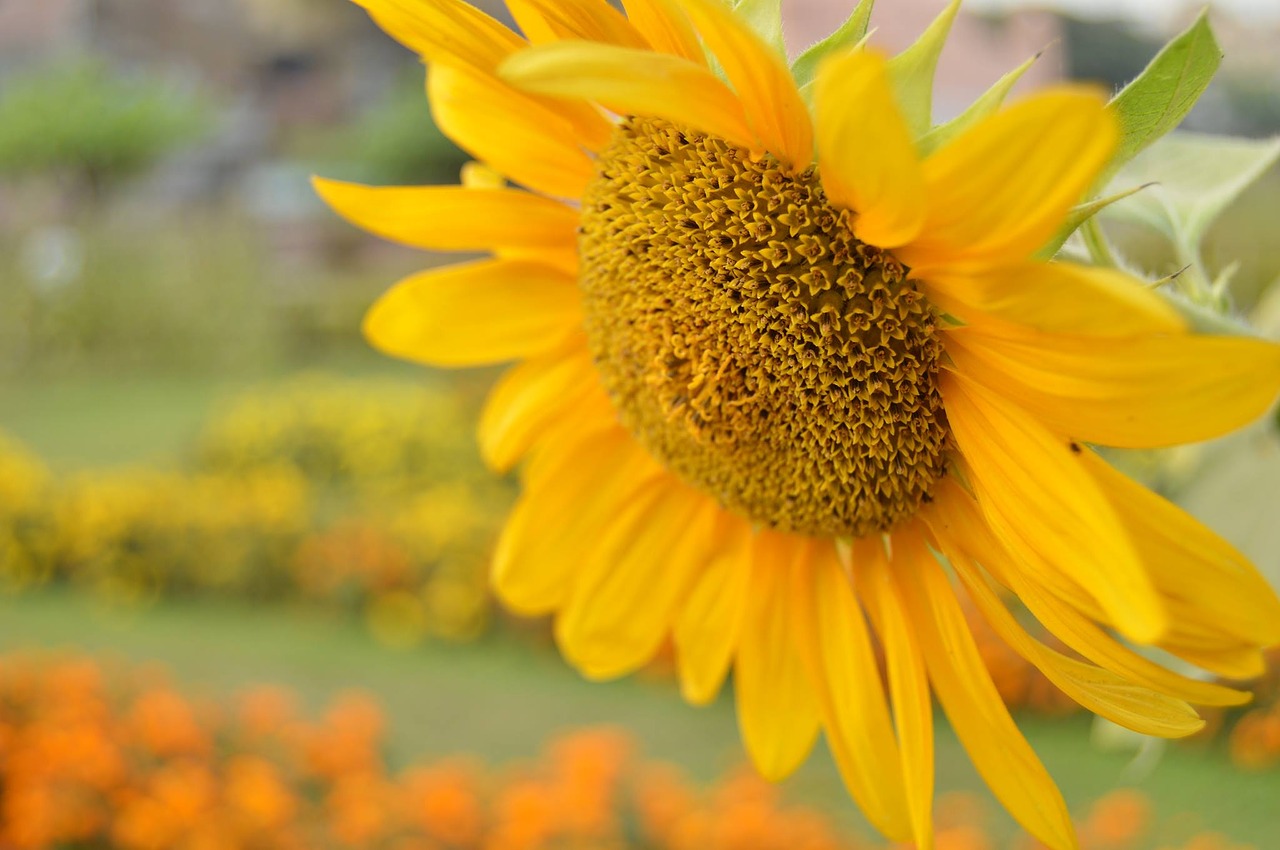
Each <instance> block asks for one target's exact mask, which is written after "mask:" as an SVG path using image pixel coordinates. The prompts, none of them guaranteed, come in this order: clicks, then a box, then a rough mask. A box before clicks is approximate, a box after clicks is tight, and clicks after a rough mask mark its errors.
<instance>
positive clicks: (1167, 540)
mask: <svg viewBox="0 0 1280 850" xmlns="http://www.w3.org/2000/svg"><path fill="white" fill-rule="evenodd" d="M1082 459H1083V461H1084V464H1085V468H1086V469H1088V470H1089V473H1090V474H1091V475H1093V477H1094V479H1095V480H1096V481H1097V482H1098V484H1099V485H1100V486H1101V487H1102V491H1103V492H1104V493H1105V494H1106V495H1107V498H1108V499H1109V500H1110V501H1111V504H1112V505H1113V506H1114V507H1115V510H1116V513H1117V514H1119V516H1120V519H1121V521H1122V522H1124V524H1125V527H1126V528H1127V529H1128V530H1129V535H1130V537H1131V538H1132V539H1133V541H1134V544H1135V545H1136V546H1137V548H1138V552H1139V554H1140V555H1141V556H1142V559H1143V560H1144V561H1146V562H1147V564H1148V565H1149V569H1150V571H1151V576H1152V578H1153V580H1154V581H1155V584H1156V587H1157V588H1158V589H1159V590H1160V592H1161V593H1163V594H1165V595H1166V596H1168V597H1170V598H1172V599H1177V600H1180V601H1182V602H1184V603H1186V605H1187V613H1188V616H1193V617H1195V619H1198V620H1201V621H1203V622H1206V623H1211V624H1214V625H1215V627H1216V628H1217V630H1220V631H1223V632H1226V633H1227V634H1230V635H1232V636H1234V637H1238V638H1240V639H1242V640H1246V641H1249V642H1251V643H1253V644H1254V645H1256V646H1259V647H1263V646H1271V645H1273V644H1277V643H1280V598H1277V596H1276V592H1275V590H1273V589H1272V587H1271V585H1270V584H1269V583H1268V582H1267V580H1266V579H1265V578H1263V577H1262V574H1261V573H1259V572H1258V570H1257V569H1256V568H1255V567H1254V566H1253V564H1251V563H1249V559H1248V558H1246V557H1245V556H1244V555H1242V554H1241V553H1240V552H1239V551H1237V550H1236V548H1235V547H1234V546H1232V545H1231V544H1230V543H1228V542H1227V541H1225V540H1223V539H1222V538H1221V537H1219V536H1218V535H1216V534H1214V533H1213V532H1212V531H1210V530H1209V529H1208V528H1206V527H1205V526H1204V525H1203V524H1201V523H1200V522H1199V521H1197V520H1196V519H1195V518H1193V517H1192V516H1191V515H1190V514H1188V513H1186V512H1185V511H1183V510H1182V509H1181V508H1179V507H1178V506H1177V505H1174V504H1173V503H1172V502H1170V501H1168V500H1167V499H1164V498H1162V497H1161V496H1158V495H1157V494H1155V493H1153V492H1151V491H1150V490H1148V489H1147V488H1145V487H1143V486H1142V485H1140V484H1138V483H1137V482H1135V481H1133V480H1131V479H1130V478H1129V477H1128V476H1126V475H1124V474H1123V473H1121V472H1119V471H1117V470H1116V469H1114V468H1113V467H1112V466H1111V465H1110V464H1108V463H1107V462H1106V461H1104V460H1103V459H1102V458H1100V457H1098V455H1097V454H1095V453H1094V452H1091V451H1086V452H1085V453H1084V454H1083V455H1082Z"/></svg>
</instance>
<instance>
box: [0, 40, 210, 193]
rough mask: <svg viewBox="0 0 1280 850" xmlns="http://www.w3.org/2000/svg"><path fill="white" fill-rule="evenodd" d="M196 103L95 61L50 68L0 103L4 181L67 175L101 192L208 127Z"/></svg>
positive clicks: (13, 87) (25, 78) (10, 87)
mask: <svg viewBox="0 0 1280 850" xmlns="http://www.w3.org/2000/svg"><path fill="white" fill-rule="evenodd" d="M207 115H208V110H207V109H205V108H204V106H203V105H202V104H201V101H200V99H199V98H194V99H193V98H192V97H191V96H190V94H189V93H186V92H182V91H180V90H179V89H178V88H177V87H176V86H174V85H173V84H172V83H169V82H165V81H162V80H158V79H156V78H153V77H145V76H141V75H126V74H122V73H120V72H117V71H114V70H112V69H111V68H110V67H108V66H107V64H106V63H104V62H103V61H101V60H98V59H92V58H90V59H76V60H74V61H70V62H61V63H57V64H51V65H46V66H44V67H41V68H38V69H36V70H33V71H29V72H26V73H24V74H22V75H20V76H17V77H15V78H13V79H11V80H10V81H9V82H8V83H7V84H6V85H5V87H4V93H3V95H0V174H3V173H9V174H19V175H25V174H48V173H69V174H72V175H74V176H76V177H77V178H78V179H79V180H81V181H82V182H83V184H84V185H86V186H88V187H89V188H90V189H92V190H94V191H97V190H99V189H101V188H102V187H103V185H105V184H106V183H109V182H111V181H113V180H117V179H119V178H122V177H126V176H128V175H131V174H135V173H137V172H139V171H142V170H144V169H146V168H147V167H148V166H150V165H152V164H154V163H155V162H156V160H158V159H159V158H160V157H161V156H163V155H164V154H166V153H168V152H170V151H172V150H173V149H174V148H176V147H178V146H180V145H182V144H185V143H187V142H190V141H192V140H193V139H195V138H197V137H198V136H199V135H200V134H201V133H203V132H204V131H205V129H206V128H207V127H208V120H207Z"/></svg>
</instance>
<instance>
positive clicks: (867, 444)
mask: <svg viewBox="0 0 1280 850" xmlns="http://www.w3.org/2000/svg"><path fill="white" fill-rule="evenodd" d="M849 225H850V214H849V213H848V212H846V211H843V210H837V209H835V208H834V207H832V206H830V205H829V204H828V203H827V200H826V196H825V194H824V193H823V190H822V186H821V183H820V181H819V179H818V176H817V174H816V173H815V172H814V171H813V170H810V171H806V172H805V173H803V174H792V173H789V172H788V171H786V170H785V169H784V168H782V167H780V166H779V164H778V163H777V162H775V161H774V160H772V159H769V158H765V159H760V160H755V161H753V160H752V158H751V157H750V155H749V154H748V153H746V152H745V151H743V150H740V149H738V148H736V147H734V146H732V145H730V144H727V143H725V142H723V141H720V140H718V139H714V138H708V137H704V136H698V135H695V134H693V133H686V132H682V131H681V130H679V129H678V128H677V127H675V126H673V125H671V124H669V123H667V122H665V121H657V120H647V119H635V118H633V119H628V120H626V121H624V122H623V123H622V124H621V125H620V127H619V128H618V130H617V132H616V133H615V135H614V138H613V140H612V142H611V144H610V145H609V147H608V148H607V149H606V150H605V151H604V152H603V153H602V154H601V156H600V159H599V161H598V166H597V177H596V179H595V181H594V182H593V183H592V185H591V187H590V188H589V189H588V191H587V194H586V197H585V198H584V200H583V209H582V236H581V240H580V243H579V250H580V253H581V258H582V281H581V282H582V289H583V293H584V302H585V308H586V327H587V335H588V339H589V342H590V346H591V351H592V355H593V357H594V359H595V362H596V365H597V368H598V369H599V371H600V373H601V375H602V378H603V381H604V384H605V387H606V389H607V390H608V392H609V395H610V397H611V398H612V400H613V403H614V405H615V406H616V407H617V409H618V411H619V415H620V416H621V419H622V421H623V423H624V424H625V425H626V426H627V427H628V428H629V429H630V430H631V432H632V433H633V434H634V435H635V437H636V438H637V439H638V440H639V441H640V442H641V443H642V444H643V445H644V446H645V447H646V448H647V449H648V450H649V451H650V452H652V453H653V454H654V455H655V456H656V457H657V458H658V459H659V460H661V461H662V462H663V463H664V464H666V465H667V467H668V468H670V469H671V470H673V471H674V472H675V473H676V474H677V475H679V476H680V477H681V478H683V479H684V480H685V481H687V482H689V483H690V484H692V485H694V486H697V487H699V488H701V489H703V490H705V491H706V492H708V493H710V494H712V495H713V496H715V498H717V499H718V500H720V502H721V503H722V504H723V505H724V506H726V507H727V508H729V509H730V510H733V511H735V512H737V513H739V514H741V515H743V516H745V517H748V518H750V519H752V520H754V521H757V522H760V523H764V524H766V525H768V526H770V527H773V528H778V529H781V530H785V531H793V532H799V533H804V534H813V535H837V536H850V535H852V536H863V535H867V534H872V533H875V532H878V531H886V530H888V529H890V528H892V527H893V526H895V525H896V524H897V523H899V522H900V521H902V520H903V519H905V518H907V517H909V516H911V515H912V514H913V513H915V511H916V510H917V508H918V507H919V506H920V503H921V502H922V501H923V500H925V499H927V498H928V493H929V490H930V488H931V487H932V486H933V483H934V482H935V481H936V480H937V479H938V477H939V476H940V475H942V474H943V470H944V468H945V464H946V454H947V446H948V440H949V431H948V428H947V421H946V415H945V413H944V411H943V409H942V399H941V396H940V395H939V393H938V380H937V378H938V362H939V358H940V356H941V353H942V346H941V344H940V342H939V340H938V335H937V333H936V331H935V317H934V315H933V312H932V310H931V309H930V307H929V305H928V303H927V302H926V301H925V300H924V298H923V296H922V295H921V293H920V291H919V290H918V289H917V287H916V285H915V282H914V281H912V280H911V279H910V278H909V277H908V274H907V270H906V269H905V268H904V267H903V266H902V264H901V263H899V262H898V261H897V259H895V258H894V257H893V255H892V254H890V253H888V252H887V251H882V250H880V249H878V248H875V247H873V246H871V245H867V244H865V243H862V242H859V241H858V240H857V239H856V238H854V236H853V232H852V230H851V229H850V226H849Z"/></svg>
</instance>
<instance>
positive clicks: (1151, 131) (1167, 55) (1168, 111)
mask: <svg viewBox="0 0 1280 850" xmlns="http://www.w3.org/2000/svg"><path fill="white" fill-rule="evenodd" d="M1220 64H1222V49H1221V48H1220V47H1219V46H1218V42H1217V39H1216V38H1214V35H1213V28H1212V27H1211V26H1210V25H1209V17H1208V12H1207V11H1205V12H1201V13H1200V16H1199V17H1198V18H1196V21H1195V23H1193V24H1192V25H1191V26H1190V27H1189V28H1188V29H1187V30H1186V31H1185V32H1183V33H1182V34H1181V35H1179V36H1178V37H1177V38H1175V39H1173V41H1171V42H1169V43H1168V44H1167V45H1165V47H1164V49H1163V50H1161V51H1160V53H1158V54H1157V55H1156V58H1154V59H1152V60H1151V64H1149V65H1147V67H1146V69H1145V70H1144V71H1143V72H1142V73H1141V74H1139V75H1138V77H1137V79H1135V80H1134V81H1133V82H1131V83H1129V85H1127V86H1125V87H1124V89H1123V90H1122V91H1121V92H1120V93H1119V94H1118V95H1116V96H1115V98H1114V99H1113V100H1112V101H1111V103H1110V104H1109V105H1108V107H1107V108H1108V109H1111V110H1112V111H1113V112H1114V113H1115V115H1116V117H1117V118H1119V119H1120V129H1121V137H1120V146H1119V147H1118V148H1117V150H1116V155H1115V157H1114V158H1113V159H1112V161H1111V165H1110V166H1109V168H1108V171H1107V174H1106V177H1110V176H1112V175H1114V174H1115V173H1116V172H1117V171H1118V170H1119V169H1120V168H1121V167H1122V166H1124V165H1125V163H1127V162H1129V161H1130V160H1132V159H1133V158H1134V157H1135V156H1137V155H1138V153H1139V152H1141V151H1142V150H1143V149H1144V148H1146V147H1148V146H1150V145H1151V144H1152V143H1153V142H1155V141H1156V140H1158V139H1159V138H1161V137H1162V136H1164V135H1165V134H1166V133H1168V132H1169V131H1170V130H1172V129H1173V128H1174V127H1177V126H1178V124H1180V123H1181V122H1182V119H1183V118H1185V117H1186V115H1187V113H1188V112H1190V111H1191V107H1193V106H1195V104H1196V101H1197V100H1199V99H1200V95H1202V94H1204V90H1205V89H1206V88H1207V87H1208V85H1209V81H1210V80H1212V79H1213V75H1214V74H1215V73H1216V72H1217V70H1218V66H1219V65H1220ZM1105 179H1106V178H1104V180H1105Z"/></svg>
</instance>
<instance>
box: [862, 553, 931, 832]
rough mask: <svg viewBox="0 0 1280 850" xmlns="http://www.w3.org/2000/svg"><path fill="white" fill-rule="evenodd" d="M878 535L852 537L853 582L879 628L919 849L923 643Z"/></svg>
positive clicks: (927, 714) (925, 757)
mask: <svg viewBox="0 0 1280 850" xmlns="http://www.w3.org/2000/svg"><path fill="white" fill-rule="evenodd" d="M892 569H894V568H893V567H890V565H889V561H888V559H887V557H886V555H885V551H884V547H883V546H882V545H881V543H880V541H879V540H876V539H872V538H864V539H862V540H855V541H854V547H853V570H854V581H855V582H856V583H857V585H858V587H859V588H860V590H861V593H862V599H863V601H864V602H865V603H866V605H867V612H868V613H869V614H870V615H871V620H872V622H873V623H874V624H875V627H876V631H877V632H879V633H880V645H881V646H882V647H883V648H884V655H885V666H886V668H887V669H888V672H889V697H890V701H891V702H892V704H893V719H894V725H895V727H896V728H897V731H898V747H899V749H900V752H901V754H902V775H903V777H904V779H905V785H904V788H905V791H906V801H907V811H908V813H909V814H910V817H911V832H912V836H913V838H914V839H915V843H916V847H917V848H918V849H919V850H932V848H933V777H934V764H933V705H932V703H931V702H930V699H929V682H928V679H927V678H926V674H925V662H924V659H923V658H921V652H922V647H921V646H920V644H919V643H918V641H917V638H916V633H915V631H914V628H916V626H915V625H914V624H913V623H912V622H911V620H910V618H909V617H908V612H907V610H906V608H905V607H904V603H903V600H902V598H901V597H900V595H899V591H898V588H897V587H896V586H895V582H894V580H893V576H892V573H891V571H892Z"/></svg>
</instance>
